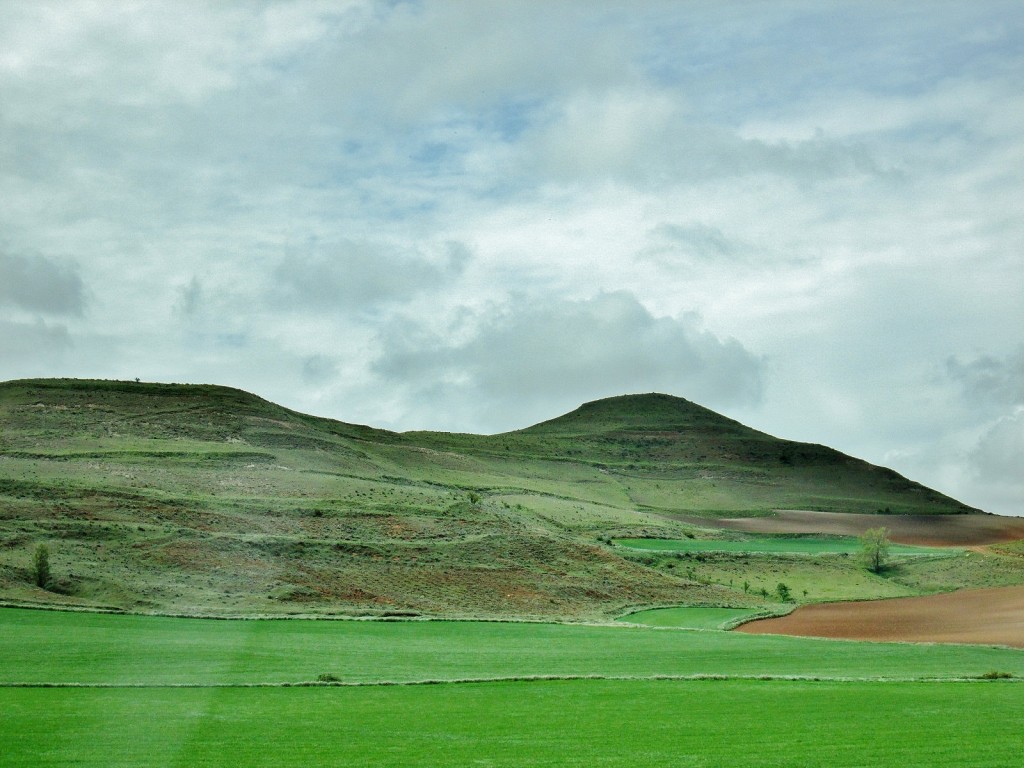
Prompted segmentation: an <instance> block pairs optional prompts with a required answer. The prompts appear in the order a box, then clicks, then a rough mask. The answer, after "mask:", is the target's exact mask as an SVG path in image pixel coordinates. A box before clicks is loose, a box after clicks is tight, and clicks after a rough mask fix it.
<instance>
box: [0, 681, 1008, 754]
mask: <svg viewBox="0 0 1024 768" xmlns="http://www.w3.org/2000/svg"><path fill="white" fill-rule="evenodd" d="M0 702H2V703H0V706H2V707H3V713H4V716H3V718H0V738H2V739H3V744H4V747H5V752H4V756H3V763H4V765H5V766H10V767H12V768H13V767H14V766H19V767H21V766H33V768H36V767H38V766H65V765H72V764H73V765H76V766H102V767H103V768H119V767H120V766H142V765H146V766H232V767H233V766H241V765H244V766H295V765H345V766H385V765H387V766H441V765H445V766H478V765H491V766H596V765H601V766H637V765H643V766H672V767H673V768H676V767H678V766H722V765H728V766H733V767H736V768H745V767H746V766H795V765H799V766H829V767H830V768H846V767H847V766H848V767H850V768H853V766H880V767H885V766H893V767H898V768H916V767H918V766H920V767H921V768H934V767H935V766H940V765H956V766H977V767H978V768H981V767H982V766H984V767H985V768H997V767H998V766H1017V765H1019V764H1020V762H1019V761H1020V722H1021V718H1022V716H1024V696H1022V695H1021V686H1020V685H1015V684H1003V683H835V682H823V683H813V682H763V681H748V680H735V681H683V682H679V681H652V680H639V681H621V680H573V681H545V682H529V683H522V682H519V683H484V684H459V685H440V686H398V687H395V686H393V687H369V688H366V687H364V688H268V689H258V690H252V689H241V688H228V689H216V688H189V689H180V688H145V689H141V690H126V689H95V688H93V689H63V690H61V689H10V688H8V689H0Z"/></svg>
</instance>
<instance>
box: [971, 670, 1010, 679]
mask: <svg viewBox="0 0 1024 768" xmlns="http://www.w3.org/2000/svg"><path fill="white" fill-rule="evenodd" d="M1012 677H1013V675H1012V674H1010V673H1009V672H997V671H995V670H993V671H991V672H986V673H985V674H983V675H978V679H979V680H1009V679H1011V678H1012Z"/></svg>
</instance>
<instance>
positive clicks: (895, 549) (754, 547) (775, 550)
mask: <svg viewBox="0 0 1024 768" xmlns="http://www.w3.org/2000/svg"><path fill="white" fill-rule="evenodd" d="M615 543H616V544H618V545H620V546H623V547H628V548H630V549H644V550H650V551H655V552H750V553H768V554H786V553H790V554H803V555H825V554H830V555H834V554H844V553H845V554H856V553H858V552H860V551H861V544H860V542H859V541H858V540H857V539H855V538H853V537H848V536H844V537H816V536H759V537H757V538H752V539H746V540H743V541H725V540H719V539H616V540H615ZM889 551H890V553H891V554H893V555H943V554H946V555H948V554H952V553H958V552H959V550H950V549H939V548H937V547H919V546H911V545H908V544H893V545H892V546H891V547H890V549H889Z"/></svg>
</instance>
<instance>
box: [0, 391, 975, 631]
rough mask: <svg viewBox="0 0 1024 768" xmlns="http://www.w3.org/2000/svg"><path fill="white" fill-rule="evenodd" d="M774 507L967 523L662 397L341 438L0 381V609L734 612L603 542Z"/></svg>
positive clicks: (851, 470) (289, 422) (218, 399)
mask: <svg viewBox="0 0 1024 768" xmlns="http://www.w3.org/2000/svg"><path fill="white" fill-rule="evenodd" d="M776 508H793V509H819V510H826V511H849V512H876V511H878V510H883V509H884V510H890V511H892V512H904V513H918V514H950V513H957V514H962V513H969V512H973V511H976V510H971V509H969V508H967V507H965V506H964V505H962V504H960V503H958V502H956V501H954V500H952V499H949V498H947V497H945V496H942V495H941V494H939V493H937V492H935V491H932V490H929V489H927V488H924V487H922V486H920V485H918V484H916V483H913V482H911V481H909V480H907V479H905V478H903V477H901V476H899V475H897V474H896V473H894V472H892V471H890V470H887V469H883V468H880V467H875V466H872V465H870V464H867V463H865V462H862V461H860V460H857V459H854V458H851V457H849V456H845V455H843V454H841V453H838V452H836V451H833V450H831V449H829V448H825V447H823V446H818V445H808V444H803V443H795V442H790V441H785V440H778V439H776V438H773V437H771V436H769V435H766V434H764V433H761V432H757V431H755V430H752V429H749V428H748V427H745V426H743V425H742V424H739V423H738V422H735V421H732V420H730V419H727V418H725V417H723V416H720V415H718V414H716V413H714V412H713V411H709V410H708V409H706V408H702V407H700V406H698V405H695V404H693V403H690V402H688V401H686V400H683V399H680V398H675V397H669V396H666V395H635V396H624V397H616V398H609V399H607V400H601V401H598V402H594V403H588V404H586V405H583V406H581V407H580V408H579V409H577V410H576V411H573V412H572V413H570V414H566V415H565V416H562V417H560V418H556V419H553V420H551V421H547V422H544V423H542V424H538V425H536V426H533V427H530V428H527V429H523V430H519V431H516V432H510V433H506V434H500V435H491V436H479V435H461V434H446V433H432V432H411V433H394V432H389V431H385V430H378V429H373V428H371V427H367V426H359V425H353V424H345V423H342V422H338V421H333V420H329V419H322V418H316V417H313V416H307V415H304V414H301V413H297V412H295V411H291V410H288V409H286V408H283V407H281V406H278V405H275V404H273V403H270V402H268V401H266V400H262V399H260V398H258V397H256V396H254V395H251V394H249V393H246V392H242V391H240V390H236V389H230V388H226V387H218V386H207V385H201V386H200V385H179V384H149V383H136V382H115V381H80V380H25V381H11V382H6V383H3V384H0V598H3V599H6V600H8V601H13V602H28V603H33V602H46V603H58V604H65V605H82V606H92V607H96V606H110V607H115V608H128V609H133V610H158V611H164V612H189V613H200V614H254V613H304V614H305V613H309V614H318V613H348V614H352V613H357V614H358V613H364V614H368V615H381V614H387V613H393V614H408V613H420V614H426V615H443V616H476V617H508V616H516V617H536V618H550V617H570V618H572V617H576V618H585V617H598V616H607V615H612V614H615V613H617V612H619V611H621V610H622V609H624V608H625V607H627V606H633V605H653V604H669V603H689V604H708V605H735V606H745V605H751V604H753V603H754V602H755V601H754V600H753V598H752V597H750V596H748V595H747V594H745V593H744V592H743V591H741V590H739V589H730V588H729V585H728V584H715V583H702V582H705V581H707V580H706V579H701V578H700V577H699V575H696V574H694V573H693V572H692V571H688V572H683V569H682V568H678V569H677V568H674V567H672V566H673V565H674V563H673V562H661V561H659V562H656V563H652V562H651V558H650V556H647V555H638V554H636V553H630V552H628V551H625V550H623V549H621V548H618V547H615V546H612V545H610V544H608V543H607V542H608V541H609V540H610V539H611V538H612V537H643V536H659V537H684V536H691V537H694V536H695V537H697V538H702V537H709V536H720V535H722V534H721V533H720V532H716V531H711V530H709V529H706V528H704V527H702V526H700V525H695V524H694V523H693V522H692V520H693V518H694V517H698V518H699V517H701V516H704V517H707V516H716V515H730V516H734V515H738V514H742V515H756V514H765V513H768V512H769V511H770V510H772V509H776ZM883 522H884V521H883ZM39 542H46V543H47V544H48V546H49V548H50V550H51V553H52V555H51V559H52V570H53V572H54V582H53V583H52V584H50V585H48V587H49V588H48V589H45V590H44V589H40V588H39V587H37V586H35V585H33V584H32V575H31V570H30V561H31V555H32V550H33V549H34V547H35V546H36V544H37V543H39Z"/></svg>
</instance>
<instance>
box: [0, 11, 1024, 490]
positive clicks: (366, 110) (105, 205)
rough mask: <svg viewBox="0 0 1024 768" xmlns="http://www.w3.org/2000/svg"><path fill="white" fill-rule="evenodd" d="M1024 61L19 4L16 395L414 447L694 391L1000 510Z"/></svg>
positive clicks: (786, 18) (13, 73) (954, 26)
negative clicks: (110, 388)
mask: <svg viewBox="0 0 1024 768" xmlns="http://www.w3.org/2000/svg"><path fill="white" fill-rule="evenodd" d="M1022 41H1024V13H1022V12H1021V9H1020V4H1019V3H1016V2H1009V1H1007V2H1003V0H990V1H987V2H981V3H956V2H937V3H933V4H930V5H929V9H928V11H927V12H923V11H922V10H921V9H919V8H917V7H910V6H907V5H906V4H880V3H871V4H864V3H854V2H849V3H848V2H836V3H825V4H822V3H820V2H814V1H813V0H792V1H791V2H790V1H787V2H779V3H761V4H758V3H753V4H752V3H747V2H722V3H678V2H673V1H672V0H663V1H662V0H651V2H645V3H641V4H639V5H634V6H630V7H628V8H627V7H626V6H624V5H623V4H621V3H618V2H583V1H582V0H579V1H578V2H573V1H571V0H566V1H565V2H558V3H536V2H474V3H455V2H436V1H430V0H428V1H427V2H414V3H404V2H397V3H394V2H369V1H367V2H351V3H340V2H333V1H329V0H323V1H321V0H315V1H314V0H310V1H306V0H296V1H295V2H274V1H268V2H257V3H254V2H223V3H216V4H189V5H188V7H187V8H185V7H183V6H182V4H180V3H175V2H147V3H137V2H125V3H117V4H114V5H111V4H110V3H101V2H7V3H2V4H0V103H2V104H3V109H2V110H0V199H2V200H3V201H4V205H3V206H0V231H2V232H3V233H4V235H3V237H4V243H3V250H2V254H3V256H2V257H0V323H3V330H4V334H5V336H4V339H3V342H2V343H3V344H4V345H5V346H4V350H5V355H4V358H3V360H2V361H0V362H2V363H3V372H4V373H5V374H6V375H7V376H10V377H16V376H21V375H47V374H49V375H99V376H127V377H134V376H142V377H144V378H160V377H162V378H166V379H170V380H179V381H180V380H201V381H221V382H223V383H227V384H232V385H235V386H242V387H243V388H246V389H251V390H255V391H258V392H259V393H260V394H263V395H265V396H268V397H272V398H274V399H278V400H281V401H283V402H285V404H287V405H290V406H293V407H297V408H300V409H306V410H313V411H315V412H317V413H322V414H324V415H330V416H335V417H338V418H342V419H358V420H361V421H364V422H368V423H378V424H383V423H386V424H387V425H389V426H393V427H397V428H407V427H411V426H422V425H425V424H428V423H429V424H430V425H431V426H437V427H442V428H456V427H458V428H465V429H483V428H505V427H513V426H523V425H524V424H526V423H529V422H530V421H532V420H539V419H542V418H549V417H551V416H554V415H556V413H558V412H559V411H560V410H563V409H568V408H571V407H575V406H576V405H578V404H579V403H580V402H582V401H583V400H586V399H589V398H591V397H594V396H599V395H601V394H618V393H619V392H620V391H626V390H636V389H666V390H668V391H671V392H673V393H674V394H680V395H683V396H686V397H691V398H693V399H697V400H702V401H704V402H705V404H707V405H710V406H712V407H721V408H723V409H727V410H729V411H730V414H729V415H732V416H737V417H743V418H744V419H745V420H748V421H751V422H752V423H754V425H755V426H758V427H761V428H765V429H768V430H769V431H773V432H775V433H777V434H781V435H783V436H786V437H796V438H800V439H808V440H814V441H816V442H827V443H830V444H833V445H835V446H836V447H839V448H841V449H843V450H847V451H849V452H853V453H856V454H858V455H862V456H865V457H866V458H869V459H871V460H875V461H883V460H886V461H888V460H889V459H887V458H886V457H891V458H892V461H893V462H894V463H895V464H896V465H897V466H896V468H897V469H899V470H901V471H904V472H906V473H908V474H911V475H912V476H914V477H915V479H920V480H923V481H926V482H933V483H935V484H937V485H939V486H940V490H943V491H946V492H948V493H952V494H953V495H958V494H967V495H968V496H969V497H970V498H967V499H965V500H967V501H969V502H971V503H976V504H977V503H980V502H979V501H977V499H980V498H981V496H980V495H979V494H981V493H982V492H983V490H984V488H983V484H982V482H981V480H980V479H979V478H980V475H979V474H978V472H979V471H980V470H979V469H978V467H980V466H983V465H984V466H989V465H991V466H994V465H992V464H991V463H990V462H989V459H992V460H994V458H993V457H994V456H996V454H997V453H998V451H997V450H996V448H995V447H992V448H991V449H990V448H986V447H984V446H1006V445H1012V441H1011V442H1010V443H1006V440H1007V439H1009V438H1006V434H1007V430H1009V431H1011V432H1012V429H1011V427H1012V423H1014V422H1013V419H1014V418H1016V417H1015V416H1014V415H1013V414H1014V413H1015V412H1014V411H1013V408H1014V407H1016V406H1018V405H1019V404H1020V403H1019V402H1017V401H1013V402H1011V401H1010V400H1009V399H1007V398H1008V395H1007V394H1006V393H1007V392H1010V391H1016V390H1015V389H1014V384H1013V381H1014V380H1015V379H1014V377H1016V376H1019V357H1018V355H1019V352H1018V350H1019V349H1020V345H1021V344H1022V343H1024V335H1022V334H1021V332H1020V331H1019V329H1020V328H1022V327H1024V291H1022V290H1021V283H1020V276H1021V274H1022V270H1024V266H1022V253H1024V250H1022V245H1024V225H1022V223H1021V217H1020V215H1019V208H1020V202H1019V201H1020V179H1021V178H1022V177H1024V109H1022V108H1021V104H1022V101H1021V97H1020V95H1019V94H1020V82H1021V80H1022V76H1024V42H1022ZM450 243H458V244H460V245H458V246H456V247H455V250H452V248H453V246H451V245H450ZM460 249H461V250H460ZM460 253H461V254H462V255H460ZM466 253H469V254H472V257H471V258H469V257H467V256H465V254H466ZM67 256H72V257H73V261H71V260H68V259H67V258H66V257H67ZM698 317H699V318H700V319H699V320H698V319H697V318H698ZM595 333H600V334H603V336H604V337H605V339H606V343H605V344H597V343H595V342H594V340H593V339H594V334H595ZM730 340H734V341H730ZM417 344H419V345H420V347H419V348H417V346H416V345H417ZM32 350H34V351H35V354H32V353H31V351H32ZM947 361H949V362H948V363H947ZM716 376H718V378H717V379H716ZM758 393H762V394H761V396H760V399H758V397H757V395H758ZM999 393H1002V394H999ZM460 398H461V399H460ZM1000 398H1001V399H1000ZM1000 420H1003V421H1000ZM1004 422H1005V424H1010V425H1011V426H1005V425H1004V426H998V425H999V424H1004ZM986 435H991V436H990V437H986ZM1000 436H1001V437H1000ZM972 456H974V458H971V457H972ZM977 462H981V464H977ZM976 470H977V471H976ZM1014 493H1017V495H1016V496H1014V495H1013V494H1014ZM1022 496H1024V494H1022V493H1019V492H1017V491H1014V490H1012V488H1011V489H1010V490H1008V491H1006V494H1004V495H1003V496H1000V497H999V499H997V500H995V501H994V502H992V503H994V504H995V505H996V507H995V509H998V510H1014V509H1020V500H1021V498H1022ZM972 499H973V501H972ZM1015 499H1016V501H1015ZM985 503H988V497H985Z"/></svg>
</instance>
